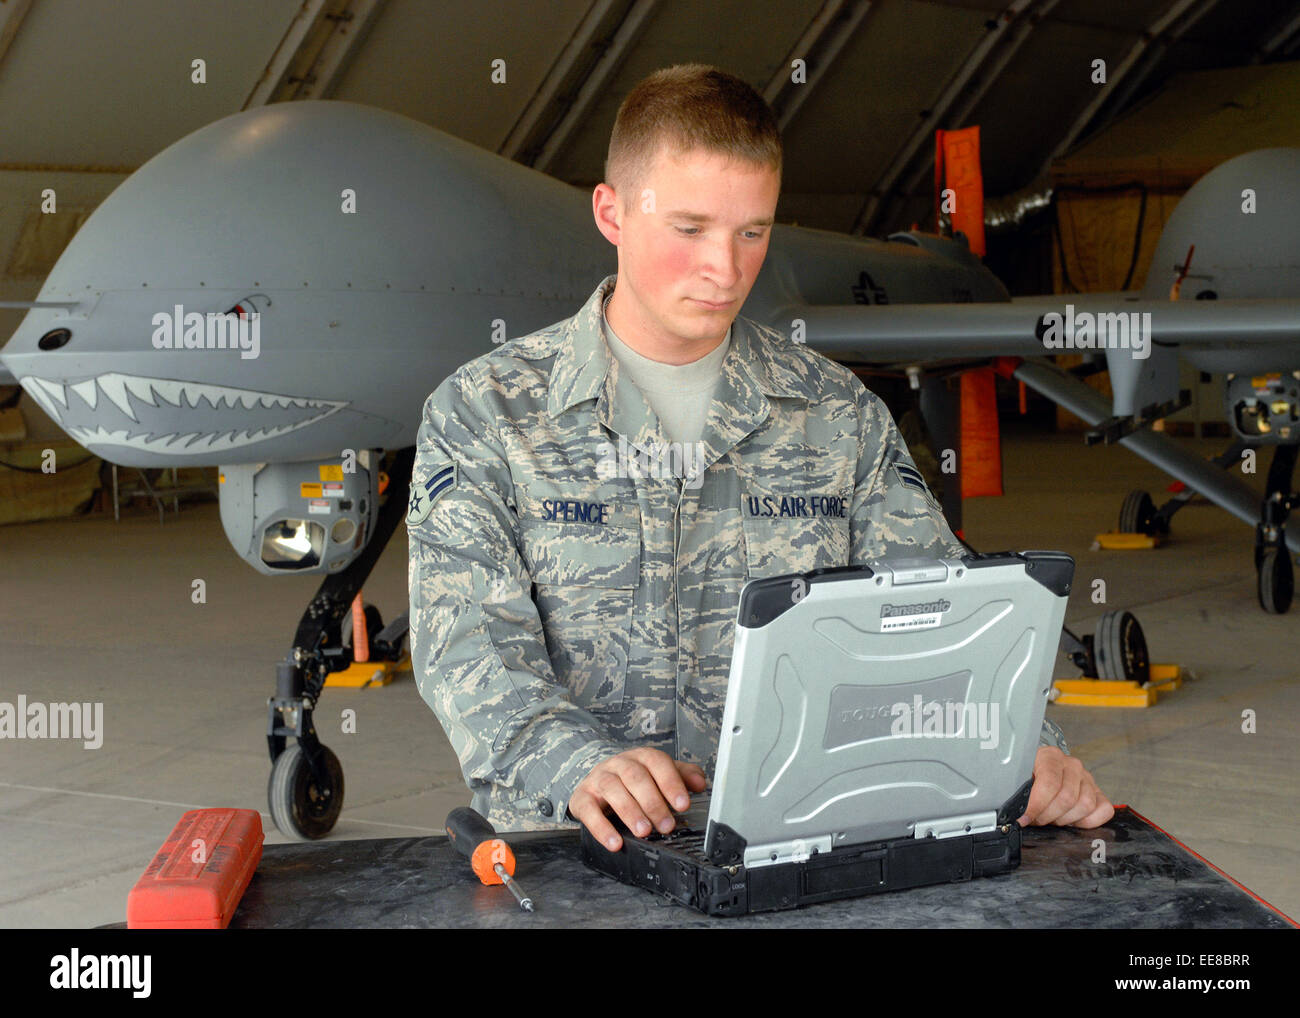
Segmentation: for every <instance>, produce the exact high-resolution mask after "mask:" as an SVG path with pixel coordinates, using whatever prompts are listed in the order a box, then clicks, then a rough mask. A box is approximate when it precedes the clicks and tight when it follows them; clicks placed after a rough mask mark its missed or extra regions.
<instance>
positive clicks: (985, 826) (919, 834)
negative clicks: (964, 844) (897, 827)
mask: <svg viewBox="0 0 1300 1018" xmlns="http://www.w3.org/2000/svg"><path fill="white" fill-rule="evenodd" d="M997 826H998V814H997V811H996V810H990V811H989V812H987V813H959V814H958V815H957V816H954V817H938V818H936V819H934V820H918V821H917V822H916V829H915V830H914V831H913V832H912V837H914V838H931V837H933V838H955V837H957V836H958V835H960V834H984V833H985V832H986V831H992V830H996V829H997Z"/></svg>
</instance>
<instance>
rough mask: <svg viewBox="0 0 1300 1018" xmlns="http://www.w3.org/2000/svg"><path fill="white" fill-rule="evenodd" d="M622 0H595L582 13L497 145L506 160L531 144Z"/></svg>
mask: <svg viewBox="0 0 1300 1018" xmlns="http://www.w3.org/2000/svg"><path fill="white" fill-rule="evenodd" d="M619 5H620V0H596V3H594V4H592V5H591V7H590V8H589V9H588V10H587V13H586V15H584V16H583V19H582V23H581V24H580V25H578V27H577V29H576V30H575V31H574V33H573V35H572V36H570V37H569V41H568V42H567V43H565V46H564V49H563V50H562V51H561V52H560V55H559V57H558V58H557V59H556V61H555V63H554V64H553V65H552V66H551V69H550V71H549V72H547V75H546V78H545V79H544V80H543V81H542V83H541V85H540V86H539V87H538V89H537V91H536V92H534V93H533V97H532V98H531V99H530V100H529V101H528V105H527V106H526V107H524V111H523V113H522V114H520V116H519V119H518V120H517V121H515V126H514V127H513V128H511V130H510V133H509V134H508V135H506V139H505V141H503V142H502V143H501V144H500V145H499V146H498V148H497V152H498V153H499V154H500V155H503V156H505V157H506V158H507V159H518V158H519V157H520V154H521V153H523V152H524V151H525V149H526V148H527V146H528V139H529V138H530V137H532V135H533V134H534V132H536V131H538V130H539V129H540V128H541V126H542V125H543V124H545V123H547V122H548V121H549V120H550V119H551V117H550V116H549V115H548V114H549V111H550V110H551V109H552V108H553V107H555V106H557V105H558V104H559V101H560V99H561V89H562V88H563V87H564V83H565V82H566V81H568V80H569V78H570V77H571V76H572V75H573V74H574V73H575V72H576V71H577V70H578V65H579V63H580V62H581V61H582V59H583V58H584V57H585V56H586V54H587V52H588V51H589V50H592V49H595V48H596V47H597V46H598V44H599V42H600V40H601V38H602V37H603V36H604V35H605V33H606V31H607V29H606V24H607V22H608V21H609V19H610V17H611V15H612V14H613V12H614V9H615V8H616V7H617V6H619Z"/></svg>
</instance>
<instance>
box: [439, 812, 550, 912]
mask: <svg viewBox="0 0 1300 1018" xmlns="http://www.w3.org/2000/svg"><path fill="white" fill-rule="evenodd" d="M444 826H445V827H446V828H447V837H448V838H450V839H451V843H452V844H453V845H454V846H456V851H457V852H459V853H460V854H461V855H463V856H464V857H465V858H466V859H468V860H469V863H470V865H471V866H472V867H473V868H474V875H475V876H477V877H478V878H479V880H481V881H482V882H483V883H485V884H505V885H506V886H507V887H508V888H510V893H511V894H513V895H514V896H515V900H517V901H518V902H519V907H520V908H522V909H523V910H524V911H525V912H531V911H532V910H533V899H532V898H530V897H528V896H527V895H526V894H524V892H523V891H521V890H520V889H519V885H518V884H517V883H515V880H514V875H515V854H514V853H513V852H512V851H510V846H509V845H507V844H506V843H505V842H504V841H502V840H501V839H500V838H498V837H497V832H496V831H495V830H493V828H492V825H491V824H490V823H488V822H487V819H486V818H485V817H484V816H483V814H482V813H480V812H478V811H477V810H474V809H470V808H469V807H468V806H458V807H457V808H456V809H454V810H452V811H451V812H450V813H448V814H447V823H446V824H445V825H444Z"/></svg>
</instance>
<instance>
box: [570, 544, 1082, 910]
mask: <svg viewBox="0 0 1300 1018" xmlns="http://www.w3.org/2000/svg"><path fill="white" fill-rule="evenodd" d="M1073 575H1074V560H1073V559H1072V558H1071V557H1070V556H1069V555H1066V554H1064V553H1063V552H1055V551H1024V552H1019V553H1015V552H1003V553H999V554H994V555H981V556H967V557H963V558H960V559H918V558H910V559H902V558H900V559H883V560H880V561H878V562H875V563H873V564H872V565H871V566H848V567H841V568H835V569H821V570H816V571H814V572H811V573H802V574H795V575H790V576H776V577H769V578H765V579H761V580H752V581H750V582H749V583H747V584H746V585H745V588H744V590H743V591H742V593H741V597H740V607H739V611H738V618H737V623H736V639H735V646H734V648H733V651H732V659H731V673H730V677H729V679H728V686H727V701H726V706H725V709H724V711H723V716H722V733H721V738H720V741H719V744H718V763H717V769H716V771H715V774H714V778H713V788H712V794H711V796H710V797H708V798H707V799H705V797H703V796H695V797H693V803H692V807H691V809H690V810H689V811H688V812H687V813H685V814H682V815H681V816H679V818H678V826H677V829H676V830H675V831H674V832H672V833H671V834H668V835H659V834H652V835H650V836H649V837H646V838H637V837H634V836H633V835H632V834H631V833H629V832H628V831H627V830H626V828H624V827H623V826H622V825H621V824H620V823H619V822H618V820H617V818H615V821H614V822H615V824H616V826H618V827H619V833H620V834H621V835H622V837H623V844H624V848H623V849H621V850H620V851H618V852H610V851H609V850H607V849H606V848H605V847H604V846H603V845H601V844H599V843H598V842H597V841H596V840H595V839H594V838H592V837H591V836H590V834H589V833H588V832H587V830H586V828H585V827H584V828H583V830H582V852H583V859H584V860H585V861H586V862H587V863H588V864H589V865H590V866H592V867H594V868H595V869H597V870H600V871H601V872H604V873H607V874H609V875H610V876H614V877H617V878H618V879H620V880H622V881H624V882H625V883H629V884H635V885H637V886H640V887H646V888H649V889H651V890H654V891H659V892H662V893H664V894H667V895H668V896H670V897H671V898H673V899H675V900H677V901H679V902H681V903H682V904H685V905H690V906H691V907H693V908H697V909H699V910H701V911H703V912H706V913H709V914H711V915H741V914H744V913H747V912H758V911H764V910H768V909H780V908H793V907H796V906H798V905H804V904H809V903H812V902H818V901H829V900H832V899H835V898H845V897H852V896H855V895H863V894H873V893H877V892H880V891H892V890H898V889H900V888H905V887H916V886H919V885H922V884H934V883H943V882H948V881H959V880H969V879H970V878H971V877H977V876H988V875H992V874H997V873H1005V872H1007V871H1008V870H1011V869H1014V868H1015V867H1016V866H1018V865H1019V864H1020V827H1019V825H1018V824H1017V823H1016V820H1017V819H1018V818H1019V817H1020V816H1021V814H1022V813H1024V810H1025V806H1026V804H1027V803H1028V800H1029V788H1030V785H1031V784H1032V781H1033V766H1034V757H1035V754H1036V753H1037V750H1038V736H1039V731H1040V728H1041V725H1042V720H1043V711H1044V708H1045V706H1046V703H1047V694H1048V690H1049V688H1050V686H1051V682H1052V669H1053V663H1054V660H1055V656H1056V652H1057V647H1058V645H1059V643H1060V638H1061V627H1062V624H1063V622H1064V619H1065V606H1066V601H1067V600H1068V595H1069V591H1070V583H1071V580H1072V579H1073ZM706 810H707V819H706V818H705V811H706Z"/></svg>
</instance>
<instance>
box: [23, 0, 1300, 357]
mask: <svg viewBox="0 0 1300 1018" xmlns="http://www.w3.org/2000/svg"><path fill="white" fill-rule="evenodd" d="M1298 50H1300V10H1298V9H1297V7H1296V5H1295V3H1294V2H1293V0H1231V2H1229V0H874V2H869V0H711V2H707V3H700V2H688V0H552V2H550V3H547V4H545V5H542V6H539V5H537V4H536V3H535V2H532V0H475V2H443V0H221V2H220V3H215V2H211V0H126V2H122V0H0V245H2V247H0V257H2V258H3V261H2V262H0V265H3V266H8V267H10V268H13V269H15V271H16V272H17V274H14V272H11V273H10V274H8V275H6V276H4V277H0V297H3V298H9V299H25V298H30V297H31V296H33V295H34V293H35V291H36V289H37V288H38V286H39V281H40V280H39V273H38V272H37V271H35V270H34V269H33V267H32V262H31V261H30V259H28V258H26V256H25V253H24V252H22V251H20V250H19V249H20V248H21V247H22V245H23V236H24V231H25V230H27V229H29V228H30V222H29V220H30V213H31V211H32V208H33V205H34V202H35V200H36V198H35V197H34V196H35V195H37V194H38V193H39V190H40V189H41V188H43V187H47V186H57V187H58V190H59V194H60V197H61V200H63V201H66V202H69V203H71V204H72V205H73V206H75V207H77V208H80V209H84V210H89V209H92V208H93V207H94V205H95V204H97V203H98V201H99V200H101V199H102V198H103V197H104V196H105V195H106V194H107V193H108V192H109V191H111V190H112V188H113V187H115V186H116V184H117V183H118V182H120V180H121V179H122V178H123V175H124V174H126V173H129V172H130V171H131V170H133V169H134V168H136V167H138V166H139V165H140V164H142V163H143V162H144V161H146V160H147V159H149V158H150V157H151V156H153V155H155V154H156V153H157V152H159V151H161V150H162V149H163V148H165V147H166V146H168V145H170V144H171V143H172V142H174V141H176V140H178V139H179V138H181V137H183V136H184V135H186V134H188V133H190V132H191V131H194V130H196V129H197V128H199V127H202V126H203V125H205V124H208V123H210V122H211V121H213V120H216V119H218V118H220V117H223V116H226V115H228V114H230V113H234V112H237V111H238V110H241V109H245V108H248V107H249V106H254V105H258V104H261V103H265V102H277V101H292V100H295V99H303V98H336V99H344V100H350V101H353V102H360V103H366V104H369V105H374V106H379V107H382V108H385V109H389V110H394V111H396V112H399V113H403V114H405V115H407V116H410V117H413V118H415V119H417V120H420V121H423V122H425V123H428V124H431V125H433V126H435V127H438V128H440V129H442V130H445V131H448V132H450V133H452V134H455V135H457V136H459V137H461V138H464V139H466V140H468V141H470V142H473V143H474V144H476V145H480V146H482V147H484V148H487V149H490V150H492V151H496V152H500V153H501V154H503V155H506V156H508V157H510V158H513V159H516V160H519V161H521V162H524V163H527V164H528V165H532V166H535V167H536V168H538V169H542V170H545V171H546V172H549V173H551V174H553V175H555V176H558V177H560V178H561V179H564V180H567V181H570V182H572V183H574V184H578V185H585V186H591V185H592V184H594V183H596V182H597V181H599V180H600V178H601V173H602V167H603V161H604V153H605V146H606V144H607V141H608V137H609V130H610V127H611V125H612V123H613V119H614V115H615V112H616V111H617V108H618V104H619V102H620V101H621V99H622V97H623V96H624V95H625V94H626V93H627V91H628V90H629V89H630V88H631V87H632V86H633V85H634V84H635V83H636V82H637V81H638V80H640V79H641V78H642V77H643V76H644V75H646V74H647V73H649V72H650V71H652V70H654V69H655V68H658V67H662V66H665V65H667V64H671V63H679V62H686V61H702V62H707V63H713V64H716V65H718V66H721V67H723V68H725V69H727V70H730V71H732V72H733V73H735V74H738V75H739V76H741V77H743V78H744V79H746V80H747V81H749V82H750V83H752V84H753V85H755V86H756V87H758V88H759V89H760V90H761V91H763V93H764V95H765V96H766V97H767V98H768V100H769V101H770V102H771V103H772V104H773V106H774V108H775V109H776V110H777V112H778V114H779V116H780V118H781V121H782V125H783V131H784V136H785V145H786V171H785V182H784V193H783V196H782V201H781V206H780V208H779V209H778V217H779V218H780V219H781V220H783V221H787V222H799V223H800V224H801V225H805V226H816V227H822V228H825V229H834V230H841V231H854V232H860V233H868V234H873V235H880V234H884V233H886V232H889V231H890V230H892V229H896V228H899V227H905V226H907V225H909V224H910V223H911V222H913V221H920V222H923V223H924V222H927V221H928V219H929V216H930V214H931V213H930V204H931V197H930V194H931V174H932V172H933V171H932V153H933V130H934V128H936V127H946V128H955V127H962V126H967V125H970V124H978V125H980V128H981V135H982V156H983V168H984V181H985V190H986V191H987V193H988V194H990V195H998V194H1005V193H1008V192H1012V191H1015V190H1017V189H1021V188H1025V187H1027V186H1031V185H1033V184H1034V183H1035V182H1036V181H1041V180H1042V179H1043V178H1044V173H1045V171H1046V168H1047V167H1048V166H1049V165H1050V163H1051V161H1052V160H1053V159H1054V158H1055V157H1057V156H1059V155H1061V154H1063V153H1064V152H1066V151H1067V150H1069V149H1070V148H1071V147H1076V146H1077V144H1078V143H1080V142H1082V141H1083V140H1085V139H1087V138H1088V137H1089V135H1090V134H1093V133H1095V132H1096V131H1097V130H1098V129H1099V128H1100V127H1102V126H1104V125H1106V124H1108V123H1109V122H1110V121H1111V120H1113V119H1114V117H1115V116H1116V115H1117V114H1118V113H1120V112H1122V111H1124V110H1127V109H1130V108H1132V107H1133V106H1134V105H1135V104H1138V103H1140V102H1142V101H1143V100H1144V99H1145V98H1146V97H1147V96H1149V95H1150V94H1152V93H1153V92H1154V91H1155V90H1157V89H1158V88H1159V87H1160V85H1161V84H1162V83H1164V82H1165V81H1167V80H1168V79H1169V77H1170V76H1171V75H1173V74H1175V73H1177V72H1180V71H1186V70H1190V69H1200V68H1210V67H1235V66H1244V65H1249V64H1257V63H1270V62H1274V61H1282V60H1286V59H1288V58H1294V57H1295V56H1296V55H1297V51H1298ZM796 59H803V60H804V61H805V62H806V68H807V72H806V76H807V80H806V83H798V84H795V83H792V82H791V80H790V77H791V74H790V70H791V65H792V62H793V61H794V60H796ZM195 60H202V61H203V62H204V64H205V71H206V81H205V82H204V83H202V84H196V83H193V82H192V81H191V69H192V63H193V61H195ZM1096 60H1103V61H1105V65H1106V71H1107V77H1106V82H1105V83H1104V84H1098V83H1095V82H1094V81H1093V66H1094V64H1093V62H1094V61H1096ZM494 61H502V62H503V64H500V65H496V66H498V67H501V68H503V69H504V79H505V80H504V81H494V80H493V73H492V72H493V68H494ZM1203 112H1204V111H1203V110H1198V109H1196V108H1189V109H1188V111H1187V113H1188V117H1189V118H1194V117H1197V116H1199V115H1201V114H1202V113H1203ZM321 156H322V158H328V153H322V154H321ZM0 315H4V316H6V317H3V318H0V326H5V325H9V326H12V325H16V324H17V320H18V314H17V313H16V312H10V311H6V312H0ZM9 331H10V329H9V328H5V329H3V330H0V334H3V335H7V334H8V332H9Z"/></svg>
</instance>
